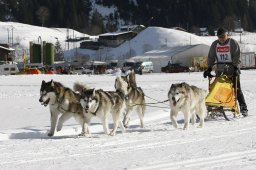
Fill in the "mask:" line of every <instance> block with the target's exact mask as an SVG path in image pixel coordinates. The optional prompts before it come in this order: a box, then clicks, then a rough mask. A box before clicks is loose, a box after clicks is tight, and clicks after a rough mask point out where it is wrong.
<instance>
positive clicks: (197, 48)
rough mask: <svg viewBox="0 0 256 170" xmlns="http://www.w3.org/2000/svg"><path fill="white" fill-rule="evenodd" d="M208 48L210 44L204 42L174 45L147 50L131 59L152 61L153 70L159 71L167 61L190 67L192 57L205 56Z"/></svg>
mask: <svg viewBox="0 0 256 170" xmlns="http://www.w3.org/2000/svg"><path fill="white" fill-rule="evenodd" d="M209 49H210V46H208V45H205V44H196V45H186V46H176V47H171V48H170V47H169V48H161V49H158V50H152V51H148V52H146V53H144V54H143V55H140V56H135V57H132V58H131V59H133V60H135V61H152V62H153V64H154V72H156V73H159V72H161V67H164V66H166V65H167V64H168V62H169V61H170V62H171V63H179V64H181V65H183V66H188V67H190V66H192V59H193V58H194V57H207V56H208V52H209Z"/></svg>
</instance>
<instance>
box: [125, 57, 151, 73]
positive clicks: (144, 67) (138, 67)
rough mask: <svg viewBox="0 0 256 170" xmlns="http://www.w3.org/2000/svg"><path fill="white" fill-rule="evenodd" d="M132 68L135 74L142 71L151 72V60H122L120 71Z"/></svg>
mask: <svg viewBox="0 0 256 170" xmlns="http://www.w3.org/2000/svg"><path fill="white" fill-rule="evenodd" d="M132 69H133V70H134V71H135V73H137V74H142V73H152V72H153V71H154V67H153V62H152V61H134V60H127V61H126V62H124V64H123V67H122V71H123V72H125V71H127V70H132Z"/></svg>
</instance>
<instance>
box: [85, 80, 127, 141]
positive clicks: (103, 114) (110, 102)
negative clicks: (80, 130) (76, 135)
mask: <svg viewBox="0 0 256 170" xmlns="http://www.w3.org/2000/svg"><path fill="white" fill-rule="evenodd" d="M120 83H122V82H120ZM119 87H120V88H118V89H117V90H116V91H104V90H102V89H99V90H95V89H85V90H82V91H81V92H80V93H81V98H80V103H81V105H82V107H83V110H84V116H85V118H86V120H88V122H90V119H91V118H92V117H94V116H97V117H98V118H100V119H101V121H102V125H103V130H104V132H105V134H107V135H111V136H114V135H115V134H116V131H117V128H118V125H119V126H120V128H121V130H122V132H123V133H124V132H125V128H124V126H123V122H122V120H121V116H122V114H123V113H124V112H125V108H126V104H125V95H126V87H125V84H120V85H119ZM110 113H111V114H112V118H113V125H114V127H113V130H112V131H111V132H110V131H109V122H108V117H109V114H110Z"/></svg>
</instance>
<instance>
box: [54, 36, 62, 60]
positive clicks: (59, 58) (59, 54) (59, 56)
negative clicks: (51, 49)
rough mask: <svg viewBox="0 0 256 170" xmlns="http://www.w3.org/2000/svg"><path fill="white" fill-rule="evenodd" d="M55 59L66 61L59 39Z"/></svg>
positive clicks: (56, 44)
mask: <svg viewBox="0 0 256 170" xmlns="http://www.w3.org/2000/svg"><path fill="white" fill-rule="evenodd" d="M54 60H55V61H64V51H63V49H62V47H61V44H60V42H59V40H58V39H57V42H56V43H55V59H54Z"/></svg>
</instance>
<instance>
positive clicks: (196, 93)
mask: <svg viewBox="0 0 256 170" xmlns="http://www.w3.org/2000/svg"><path fill="white" fill-rule="evenodd" d="M206 95H207V91H206V90H203V89H200V88H198V87H195V86H190V85H188V84H187V83H178V84H172V85H171V88H170V90H169V93H168V97H169V101H170V107H171V111H170V117H171V121H172V124H173V126H174V127H175V128H177V127H178V125H177V120H176V118H177V115H178V112H179V111H181V112H183V114H184V128H183V129H184V130H185V129H188V128H189V121H190V115H191V116H192V120H191V121H192V124H193V125H194V124H195V122H196V115H198V116H199V118H200V124H199V126H198V127H203V125H204V118H205V114H206V112H207V110H206V106H205V97H206Z"/></svg>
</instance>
